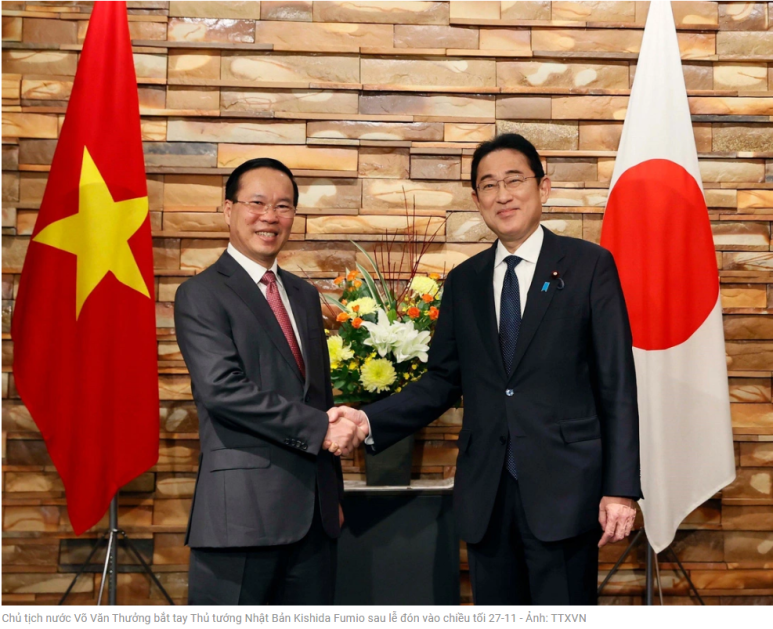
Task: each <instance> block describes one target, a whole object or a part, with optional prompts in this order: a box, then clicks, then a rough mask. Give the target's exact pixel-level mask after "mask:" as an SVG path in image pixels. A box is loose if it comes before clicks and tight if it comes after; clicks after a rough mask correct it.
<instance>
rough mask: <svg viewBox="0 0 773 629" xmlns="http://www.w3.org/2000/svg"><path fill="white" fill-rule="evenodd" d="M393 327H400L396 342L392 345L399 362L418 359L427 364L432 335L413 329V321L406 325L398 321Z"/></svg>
mask: <svg viewBox="0 0 773 629" xmlns="http://www.w3.org/2000/svg"><path fill="white" fill-rule="evenodd" d="M393 325H396V326H399V330H397V331H396V332H397V333H396V334H395V341H394V343H393V344H392V349H393V351H394V353H395V359H396V360H397V362H398V363H402V362H404V361H406V360H413V359H414V358H418V359H419V360H420V361H421V362H423V363H426V362H427V359H428V355H427V351H429V345H428V342H429V338H430V336H431V335H430V333H429V332H419V331H418V330H416V329H415V328H414V327H413V321H408V322H406V323H402V322H399V321H396V322H395V323H394V324H393Z"/></svg>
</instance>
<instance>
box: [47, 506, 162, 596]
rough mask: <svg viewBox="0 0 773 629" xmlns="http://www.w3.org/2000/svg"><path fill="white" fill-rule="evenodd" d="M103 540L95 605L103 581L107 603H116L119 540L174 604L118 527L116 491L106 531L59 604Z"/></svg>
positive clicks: (101, 591)
mask: <svg viewBox="0 0 773 629" xmlns="http://www.w3.org/2000/svg"><path fill="white" fill-rule="evenodd" d="M105 541H107V554H106V555H105V562H104V564H103V565H102V583H101V584H100V586H99V596H98V597H97V605H101V604H102V595H103V594H104V591H105V583H108V589H107V604H108V605H117V604H118V602H117V596H118V544H119V543H121V542H122V543H123V544H124V547H125V548H128V550H129V551H130V552H131V553H132V554H133V555H134V557H135V558H136V559H137V561H138V562H139V563H140V565H141V566H142V570H143V572H145V574H146V575H147V576H148V577H150V580H151V581H153V583H155V584H156V587H157V588H158V589H159V590H160V591H161V594H163V595H164V598H165V599H166V600H167V602H168V603H169V604H170V605H174V601H173V600H172V597H171V596H169V593H168V592H167V591H166V589H165V588H164V586H163V585H161V581H159V580H158V577H157V576H156V575H155V574H154V572H153V570H151V568H150V566H149V565H148V562H147V561H145V559H144V558H143V557H142V555H141V554H140V552H139V550H137V547H136V546H135V545H134V544H133V543H132V541H131V539H130V538H129V536H128V535H127V534H126V531H123V530H121V529H120V528H118V492H116V493H115V496H113V499H112V500H111V501H110V516H109V524H108V530H107V532H106V533H104V534H103V535H102V537H101V538H100V539H98V540H97V543H96V544H94V547H93V548H92V549H91V553H90V554H89V556H88V557H87V559H86V561H85V562H83V564H82V565H81V566H80V568H78V572H76V574H75V577H74V578H73V580H72V582H71V583H70V586H69V587H68V588H67V590H66V591H65V593H64V595H63V596H62V598H61V600H60V601H59V604H60V605H63V604H64V601H65V600H66V599H67V596H68V595H69V594H70V592H71V591H72V588H73V586H74V585H75V582H76V581H77V580H78V577H79V576H81V575H82V574H83V573H84V572H85V571H86V569H87V568H88V567H89V565H90V563H91V558H92V557H93V556H94V555H95V554H96V552H97V550H98V549H99V547H100V546H101V545H102V543H103V542H105Z"/></svg>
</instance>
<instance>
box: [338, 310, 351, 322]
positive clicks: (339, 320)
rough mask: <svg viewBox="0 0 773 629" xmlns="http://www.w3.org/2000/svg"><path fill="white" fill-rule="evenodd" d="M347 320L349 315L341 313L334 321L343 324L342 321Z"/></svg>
mask: <svg viewBox="0 0 773 629" xmlns="http://www.w3.org/2000/svg"><path fill="white" fill-rule="evenodd" d="M348 320H349V313H348V312H342V313H340V314H339V315H338V316H337V317H336V321H338V322H339V323H343V322H344V321H348Z"/></svg>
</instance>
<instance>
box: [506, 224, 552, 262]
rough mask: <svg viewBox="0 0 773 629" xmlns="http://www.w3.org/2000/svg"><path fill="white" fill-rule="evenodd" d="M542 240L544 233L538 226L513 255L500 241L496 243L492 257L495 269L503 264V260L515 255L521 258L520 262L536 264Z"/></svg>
mask: <svg viewBox="0 0 773 629" xmlns="http://www.w3.org/2000/svg"><path fill="white" fill-rule="evenodd" d="M544 239H545V232H544V231H542V226H541V225H540V226H539V227H538V228H537V229H536V230H535V231H534V233H533V234H532V235H531V236H529V237H528V238H527V239H526V240H524V241H523V244H521V246H520V247H518V249H516V251H515V253H514V254H513V253H510V252H509V251H508V250H507V248H506V247H505V246H504V245H503V244H502V241H501V240H499V241H497V252H496V255H495V256H494V266H495V267H496V266H498V265H500V264H502V263H504V260H505V258H506V257H507V256H512V255H517V256H518V257H519V258H521V260H525V261H526V262H531V263H532V264H537V260H538V259H539V254H540V251H542V241H543V240H544Z"/></svg>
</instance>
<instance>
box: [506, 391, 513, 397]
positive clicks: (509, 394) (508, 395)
mask: <svg viewBox="0 0 773 629" xmlns="http://www.w3.org/2000/svg"><path fill="white" fill-rule="evenodd" d="M513 393H514V392H513V390H512V389H508V390H507V391H505V395H506V396H507V397H513Z"/></svg>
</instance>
